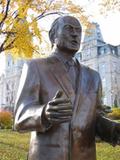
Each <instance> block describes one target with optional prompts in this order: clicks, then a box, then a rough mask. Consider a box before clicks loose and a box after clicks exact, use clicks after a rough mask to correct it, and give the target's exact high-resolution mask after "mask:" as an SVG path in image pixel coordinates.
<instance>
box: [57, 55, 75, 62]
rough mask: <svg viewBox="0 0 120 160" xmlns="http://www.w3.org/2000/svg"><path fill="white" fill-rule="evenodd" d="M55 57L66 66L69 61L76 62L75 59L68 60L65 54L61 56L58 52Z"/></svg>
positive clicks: (69, 58)
mask: <svg viewBox="0 0 120 160" xmlns="http://www.w3.org/2000/svg"><path fill="white" fill-rule="evenodd" d="M54 56H56V57H57V58H58V59H59V60H60V61H62V62H63V63H64V64H66V63H68V62H69V61H74V62H75V57H68V58H66V57H65V56H64V55H63V54H60V53H58V52H54Z"/></svg>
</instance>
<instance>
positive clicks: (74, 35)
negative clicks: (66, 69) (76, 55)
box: [55, 16, 82, 52]
mask: <svg viewBox="0 0 120 160" xmlns="http://www.w3.org/2000/svg"><path fill="white" fill-rule="evenodd" d="M56 32H57V33H56V39H55V43H56V45H57V47H58V48H59V49H62V50H67V51H68V52H69V51H70V52H71V51H73V52H77V51H78V50H79V48H80V42H81V32H82V31H81V25H80V23H79V21H78V20H77V19H75V18H74V17H70V16H66V17H63V18H62V19H61V20H60V22H59V28H58V30H57V31H56Z"/></svg>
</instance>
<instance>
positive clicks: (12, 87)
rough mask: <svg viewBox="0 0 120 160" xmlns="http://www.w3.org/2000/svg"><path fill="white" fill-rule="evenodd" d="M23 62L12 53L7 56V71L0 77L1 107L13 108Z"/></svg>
mask: <svg viewBox="0 0 120 160" xmlns="http://www.w3.org/2000/svg"><path fill="white" fill-rule="evenodd" d="M23 63H24V61H23V60H14V59H13V58H12V56H11V55H7V56H5V73H4V74H3V75H2V76H1V77H0V108H3V107H4V108H8V109H10V110H11V109H12V108H13V106H14V103H15V98H16V93H17V89H18V85H19V80H20V76H21V71H22V66H23Z"/></svg>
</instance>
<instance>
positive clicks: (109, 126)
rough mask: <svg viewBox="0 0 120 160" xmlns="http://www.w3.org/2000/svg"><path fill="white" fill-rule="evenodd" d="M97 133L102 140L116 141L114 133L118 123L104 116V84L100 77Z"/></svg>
mask: <svg viewBox="0 0 120 160" xmlns="http://www.w3.org/2000/svg"><path fill="white" fill-rule="evenodd" d="M96 105H97V114H96V135H97V136H99V137H100V138H101V139H102V140H104V141H106V142H108V143H110V144H112V145H114V144H115V143H116V142H115V141H114V140H115V137H114V133H115V128H116V125H117V123H116V122H114V121H112V120H110V119H108V118H106V117H105V116H104V114H103V113H104V109H103V105H102V85H101V79H100V77H99V89H98V93H97V104H96Z"/></svg>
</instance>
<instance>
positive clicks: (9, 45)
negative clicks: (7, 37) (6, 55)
mask: <svg viewBox="0 0 120 160" xmlns="http://www.w3.org/2000/svg"><path fill="white" fill-rule="evenodd" d="M15 40H16V38H15V39H14V40H13V41H12V42H10V43H9V44H8V45H7V46H6V47H4V51H5V50H9V49H12V48H13V46H12V45H13V43H14V42H15Z"/></svg>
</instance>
